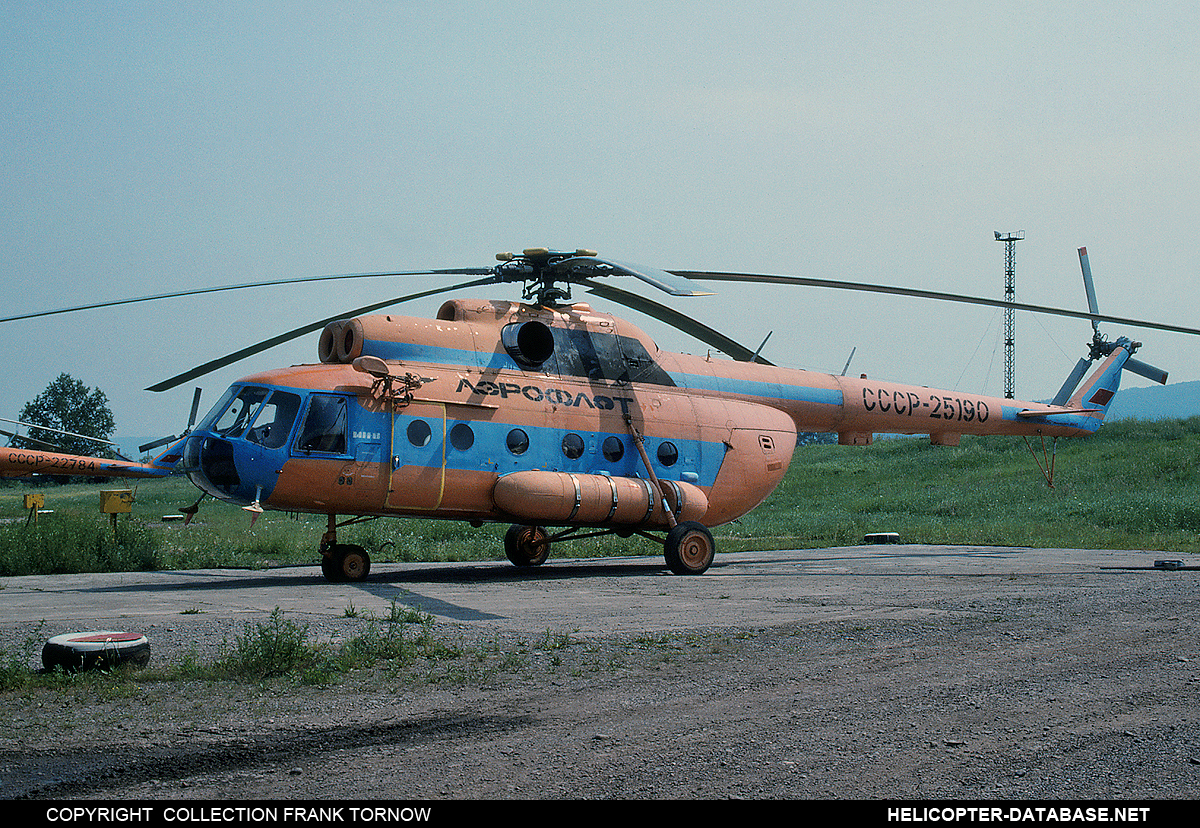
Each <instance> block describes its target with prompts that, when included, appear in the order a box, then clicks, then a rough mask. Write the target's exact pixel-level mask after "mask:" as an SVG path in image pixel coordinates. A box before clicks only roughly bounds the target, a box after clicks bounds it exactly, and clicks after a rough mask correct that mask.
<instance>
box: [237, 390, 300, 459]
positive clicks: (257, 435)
mask: <svg viewBox="0 0 1200 828" xmlns="http://www.w3.org/2000/svg"><path fill="white" fill-rule="evenodd" d="M299 411H300V397H299V396H297V395H296V394H290V393H288V392H287V391H276V392H274V393H273V394H271V398H270V399H269V400H267V402H266V403H265V404H264V405H263V406H262V408H261V409H260V411H259V413H258V416H257V417H255V418H254V426H253V427H252V428H251V429H250V430H249V431H247V432H246V439H247V440H249V441H250V442H252V443H258V444H259V445H260V446H262V447H263V448H269V449H277V448H282V447H283V445H284V444H285V443H286V442H287V438H288V434H290V433H291V431H292V424H293V423H295V422H296V414H298V413H299Z"/></svg>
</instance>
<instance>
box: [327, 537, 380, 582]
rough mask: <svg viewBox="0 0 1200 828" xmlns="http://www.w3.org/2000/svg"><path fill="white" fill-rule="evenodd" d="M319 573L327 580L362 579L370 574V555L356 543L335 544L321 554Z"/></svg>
mask: <svg viewBox="0 0 1200 828" xmlns="http://www.w3.org/2000/svg"><path fill="white" fill-rule="evenodd" d="M321 574H322V575H324V576H325V580H327V581H362V580H364V579H365V578H366V577H367V575H369V574H371V556H370V555H368V554H367V550H365V549H363V548H362V547H361V546H358V545H356V544H347V543H339V544H336V545H334V547H333V548H332V549H330V550H329V552H328V553H327V554H322V555H321Z"/></svg>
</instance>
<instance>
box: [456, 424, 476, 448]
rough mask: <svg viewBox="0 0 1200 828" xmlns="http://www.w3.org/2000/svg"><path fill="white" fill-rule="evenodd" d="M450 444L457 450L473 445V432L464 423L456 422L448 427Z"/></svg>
mask: <svg viewBox="0 0 1200 828" xmlns="http://www.w3.org/2000/svg"><path fill="white" fill-rule="evenodd" d="M450 445H452V446H454V447H455V448H456V449H458V450H459V451H466V450H467V449H469V448H470V447H471V446H473V445H475V432H474V431H471V427H470V426H469V425H467V424H466V423H458V424H457V425H456V426H454V428H452V429H450Z"/></svg>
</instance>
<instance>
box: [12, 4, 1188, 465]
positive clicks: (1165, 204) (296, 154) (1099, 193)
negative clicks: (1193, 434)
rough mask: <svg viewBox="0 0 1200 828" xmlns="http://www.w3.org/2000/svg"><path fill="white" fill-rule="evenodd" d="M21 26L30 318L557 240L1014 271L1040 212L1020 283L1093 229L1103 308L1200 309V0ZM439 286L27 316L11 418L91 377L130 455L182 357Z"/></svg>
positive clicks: (472, 11)
mask: <svg viewBox="0 0 1200 828" xmlns="http://www.w3.org/2000/svg"><path fill="white" fill-rule="evenodd" d="M0 32H2V34H0V38H2V40H3V49H2V50H0V66H2V67H3V68H2V72H3V81H4V82H3V85H2V87H0V100H2V101H3V104H2V106H3V113H4V117H3V120H2V121H0V147H2V150H3V159H4V163H3V164H2V165H0V182H2V187H3V193H4V198H3V206H2V207H0V210H2V213H0V215H2V217H3V218H2V220H0V244H2V249H3V251H4V256H3V264H2V267H3V269H4V274H3V283H2V284H3V288H2V291H3V294H2V295H3V306H2V308H0V316H6V315H9V314H11V313H18V312H25V311H32V310H39V309H44V308H57V307H62V306H65V305H73V304H77V303H81V302H87V301H99V300H105V299H116V298H122V297H127V296H141V295H146V294H151V293H158V292H162V291H167V290H175V289H186V288H190V287H201V286H207V285H223V284H229V283H236V282H249V281H259V280H265V279H282V278H287V277H291V276H312V275H322V274H334V273H352V272H363V271H378V270H389V269H412V268H420V267H454V266H488V265H490V264H492V263H493V256H494V254H495V253H496V252H497V251H500V250H519V249H521V248H524V247H531V246H548V247H558V248H564V249H573V248H575V247H580V246H582V247H590V248H593V249H596V250H598V251H600V253H601V254H602V255H608V256H611V257H613V258H616V259H620V260H623V261H630V262H637V263H643V264H646V265H649V266H654V267H660V268H665V269H722V270H741V271H753V272H765V273H785V274H795V275H804V276H818V277H828V278H841V279H850V280H857V281H866V282H877V283H881V284H899V285H908V286H914V287H922V288H928V289H932V290H944V291H952V292H958V293H974V294H979V295H985V296H991V297H995V298H1000V297H1001V296H1002V294H1003V276H1004V246H1003V245H1002V244H997V243H996V242H995V241H994V239H993V231H995V230H1000V231H1003V232H1009V231H1016V230H1024V231H1025V232H1026V236H1027V237H1026V239H1025V241H1022V242H1020V243H1019V244H1018V245H1017V290H1018V298H1019V299H1020V300H1022V301H1025V302H1033V303H1045V304H1050V305H1055V306H1066V307H1073V308H1084V307H1085V302H1084V293H1083V287H1082V280H1081V278H1080V275H1079V264H1078V259H1077V257H1076V248H1078V247H1079V246H1081V245H1086V246H1087V247H1088V250H1089V252H1090V254H1091V263H1092V268H1093V272H1094V274H1095V277H1096V280H1097V293H1098V296H1099V302H1100V308H1101V310H1102V311H1105V312H1108V313H1111V314H1114V315H1121V316H1130V317H1136V318H1146V319H1154V320H1159V321H1165V322H1172V323H1176V324H1183V325H1193V326H1195V325H1197V324H1198V323H1200V320H1197V319H1196V318H1195V314H1194V313H1193V307H1194V304H1195V298H1196V296H1197V292H1198V288H1197V275H1198V272H1200V265H1198V263H1197V256H1196V255H1195V254H1194V252H1193V251H1192V250H1191V234H1192V232H1193V231H1194V230H1195V229H1196V228H1197V227H1200V199H1198V197H1197V193H1200V152H1198V150H1200V142H1198V138H1197V136H1200V106H1197V101H1198V100H1200V47H1198V45H1197V43H1198V42H1200V41H1198V39H1197V37H1196V35H1197V32H1200V11H1197V6H1196V4H1195V3H1194V2H1186V3H1185V2H1161V1H1158V2H1154V3H1129V2H1128V0H1125V2H1120V3H1117V2H1096V0H1092V1H1091V2H1086V3H1085V2H1078V3H1075V2H1053V3H1046V2H1044V1H1043V2H1027V3H1025V2H1012V3H1005V2H993V3H986V4H985V3H963V2H961V0H955V2H921V3H917V2H912V3H898V2H841V3H807V2H796V0H789V2H771V3H754V2H750V3H743V4H736V6H735V4H730V3H728V2H721V3H709V2H697V0H689V1H688V2H649V3H648V2H622V1H621V0H605V2H602V3H594V2H581V3H576V2H565V1H564V0H558V2H553V3H551V2H544V3H543V2H503V0H497V2H491V3H453V2H445V0H440V2H436V3H434V2H424V3H422V2H390V3H382V2H381V3H368V2H363V3H336V4H335V3H321V2H309V3H305V2H296V1H295V0H288V2H278V3H264V2H253V1H252V0H239V1H238V2H235V3H223V2H207V3H186V4H185V3H170V4H168V3H132V2H112V1H110V2H96V3H77V2H46V0H38V2H30V3H22V2H16V0H5V2H4V3H2V4H0ZM429 284H431V283H430V282H428V280H427V279H421V278H408V279H395V280H388V281H375V282H362V283H337V284H336V285H324V286H306V287H297V288H286V289H284V288H271V289H265V290H259V291H254V292H242V293H223V294H219V295H216V296H213V297H207V298H203V299H189V300H167V301H162V302H158V303H154V304H152V305H151V304H147V305H138V306H132V307H126V308H116V309H108V310H100V311H87V312H82V313H77V314H73V315H68V316H56V317H50V318H47V319H41V320H31V321H23V322H12V323H6V324H3V325H0V344H2V346H3V348H4V353H5V355H6V356H7V359H8V365H7V367H6V369H5V370H4V372H3V377H2V378H0V416H2V417H10V418H15V417H16V415H17V414H18V413H19V411H20V409H21V407H22V405H23V404H24V403H25V402H26V401H28V400H30V399H32V398H33V397H34V396H36V395H37V394H38V393H39V392H40V391H41V390H42V389H43V388H45V386H46V385H47V384H48V383H49V382H50V381H51V380H53V379H54V377H56V376H57V375H58V374H59V373H61V372H64V371H65V372H68V373H70V374H73V375H74V376H76V377H77V378H79V379H81V380H83V381H84V382H85V383H87V384H88V385H89V386H97V385H98V386H100V387H101V388H102V389H103V390H104V391H105V392H106V393H107V394H108V396H109V399H110V401H111V403H112V407H113V411H114V413H115V415H116V418H117V424H118V438H119V441H120V442H122V444H123V445H124V446H125V447H126V449H127V450H128V451H132V450H133V447H135V446H136V445H137V444H138V443H140V442H145V441H146V440H149V439H151V438H154V437H158V436H163V435H165V434H168V433H173V432H177V431H178V430H180V429H181V428H182V427H183V426H184V425H185V422H186V419H187V413H188V408H189V405H190V400H191V395H192V385H188V386H185V387H182V388H180V389H178V390H176V391H173V392H167V393H162V394H154V393H151V392H146V391H143V390H141V389H143V388H145V387H146V386H147V385H150V384H151V383H153V382H156V381H158V380H161V379H163V378H165V377H168V376H172V375H174V374H176V373H178V372H180V371H182V370H185V369H187V368H189V367H191V366H193V365H196V364H199V363H202V362H205V361H207V360H209V359H212V358H214V357H217V356H220V355H222V354H225V353H228V352H231V351H234V350H236V349H238V348H240V347H242V346H244V345H246V344H249V343H251V342H254V341H257V340H259V339H262V338H265V337H267V336H269V335H273V334H275V333H278V332H281V331H284V330H288V329H290V328H293V327H296V326H298V325H299V324H302V323H304V322H307V321H311V320H315V319H319V318H323V317H325V316H329V315H332V314H334V313H336V312H338V311H340V310H343V309H349V308H353V307H356V306H359V305H365V304H367V303H368V302H371V301H375V300H379V299H382V298H384V297H387V296H390V295H402V294H405V293H409V292H413V291H416V290H419V289H421V288H422V287H425V286H428V285H429ZM620 286H621V287H626V288H629V289H638V288H637V286H636V285H633V284H626V283H625V282H622V283H621V284H620ZM474 295H491V296H495V297H497V298H516V297H515V295H514V292H513V287H512V286H508V287H496V288H493V289H490V290H488V291H484V292H482V293H480V292H476V294H474ZM576 298H583V296H582V294H577V297H576ZM654 298H656V299H660V300H663V301H667V302H668V303H670V304H671V305H673V306H674V307H676V308H677V309H679V310H681V311H683V312H685V313H689V314H691V315H693V316H695V317H697V318H699V319H700V320H702V321H704V322H705V323H707V324H709V325H711V326H713V327H716V328H719V329H721V330H722V331H724V332H725V333H727V334H729V335H730V336H732V337H734V338H735V339H738V340H740V341H742V342H744V343H746V344H748V345H750V346H751V347H755V346H757V344H758V343H759V342H760V341H761V340H762V338H763V336H765V334H766V332H767V331H774V335H773V336H772V338H771V340H770V342H769V343H768V346H767V349H766V351H765V356H767V357H768V358H769V359H771V360H772V361H774V362H777V363H779V364H787V365H793V366H796V367H802V368H811V369H816V370H822V371H828V372H832V373H837V372H840V371H841V369H842V366H843V365H844V363H845V361H846V358H847V356H849V354H850V351H851V349H852V348H857V352H856V354H855V357H854V363H853V365H852V368H851V370H852V371H854V372H855V373H859V372H866V373H869V374H870V375H872V376H877V377H880V378H886V379H894V380H900V381H905V382H913V383H917V384H925V385H931V386H937V387H943V388H952V389H957V390H961V391H970V392H984V393H990V394H995V395H1000V394H1002V393H1003V365H1004V354H1003V350H1004V348H1003V342H1002V329H1003V325H1002V321H1003V320H1002V315H1003V314H1002V312H1001V311H999V310H992V309H985V308H976V307H958V306H952V305H946V304H941V303H930V302H922V301H919V300H909V299H897V298H888V297H878V298H876V297H868V296H865V295H863V294H858V293H834V292H831V291H828V290H818V289H774V288H772V289H768V288H747V287H745V286H729V287H727V288H722V289H721V291H720V294H719V295H717V296H714V297H708V298H703V299H669V298H667V297H665V296H663V295H657V296H655V297H654ZM440 301H441V299H433V300H428V301H425V302H420V303H412V304H410V305H407V306H401V308H399V309H397V310H399V311H400V312H404V313H408V314H411V315H417V316H428V315H431V314H432V313H433V312H434V311H435V309H436V307H437V306H438V304H440ZM595 304H597V305H598V306H599V305H601V303H600V302H599V301H597V302H596V303H595ZM604 309H606V310H611V311H615V312H618V313H621V314H622V315H626V316H628V317H629V318H630V319H631V320H632V321H634V322H635V323H637V324H639V325H641V326H642V327H644V328H645V329H646V330H647V331H648V332H650V333H651V335H653V336H654V337H655V338H656V339H657V340H658V342H659V344H660V345H661V346H663V347H667V348H671V349H678V350H691V351H693V352H703V351H704V350H706V349H705V347H704V346H702V345H698V344H695V343H694V342H691V341H690V340H688V339H686V338H685V337H683V336H682V335H676V334H675V333H673V332H671V331H670V330H668V329H664V327H663V326H662V325H660V324H659V323H657V322H653V321H651V320H647V319H645V318H644V317H640V316H639V315H637V314H635V313H633V312H626V311H623V310H621V309H620V308H615V307H605V308H604ZM1106 332H1107V333H1108V334H1109V335H1110V336H1112V337H1114V338H1115V337H1116V336H1117V335H1120V334H1122V333H1126V334H1130V335H1132V336H1134V337H1135V338H1137V339H1140V340H1142V341H1144V342H1145V343H1146V346H1145V348H1144V349H1143V350H1142V351H1141V352H1140V353H1139V357H1140V358H1142V359H1144V360H1145V361H1147V362H1151V363H1154V364H1157V365H1160V366H1162V367H1164V368H1166V369H1167V370H1169V371H1170V372H1171V381H1172V382H1178V381H1188V380H1195V379H1200V368H1198V367H1196V366H1197V363H1198V361H1200V341H1195V340H1194V339H1188V338H1186V337H1183V336H1179V335H1172V334H1163V333H1156V332H1153V331H1144V330H1126V331H1122V330H1117V329H1115V328H1114V327H1113V326H1108V327H1107V329H1106ZM1090 334H1091V331H1090V327H1089V325H1088V323H1087V322H1086V321H1083V320H1064V319H1057V318H1054V317H1035V316H1029V315H1022V316H1020V317H1018V321H1017V359H1018V361H1017V378H1016V384H1017V396H1018V397H1022V398H1025V399H1036V398H1045V397H1048V396H1051V395H1053V393H1054V391H1056V390H1057V388H1058V385H1059V384H1060V383H1061V380H1062V378H1063V377H1064V376H1065V375H1066V374H1067V372H1068V371H1069V370H1070V368H1071V367H1072V365H1073V364H1074V363H1075V361H1076V360H1077V359H1078V357H1080V356H1082V355H1083V352H1084V350H1085V344H1086V342H1087V341H1088V339H1089V338H1090ZM316 340H317V336H316V334H313V335H311V336H309V337H306V338H304V339H301V340H298V341H297V342H295V343H293V344H292V345H289V346H283V347H279V348H277V349H275V350H272V351H268V352H266V353H264V354H262V355H260V356H258V357H255V358H252V359H250V360H247V361H245V362H243V363H240V364H238V365H236V366H234V367H232V368H230V369H227V370H224V371H221V372H219V373H217V374H214V375H211V376H209V377H207V378H204V379H203V380H201V381H199V383H197V384H200V385H202V386H203V387H204V393H205V400H204V406H203V407H204V408H207V407H208V406H210V405H212V404H213V403H215V401H216V399H217V397H218V396H219V395H220V393H221V391H222V390H224V388H225V387H226V386H227V385H228V384H229V383H230V382H232V381H233V380H235V379H237V378H238V377H240V376H243V375H245V374H249V373H253V372H255V371H257V370H261V369H265V368H269V367H276V366H279V365H290V364H293V363H299V362H313V361H315V360H316ZM1126 383H1127V384H1134V385H1144V384H1145V381H1144V380H1141V379H1140V378H1136V377H1132V376H1131V375H1128V374H1127V375H1126Z"/></svg>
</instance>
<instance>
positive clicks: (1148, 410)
mask: <svg viewBox="0 0 1200 828" xmlns="http://www.w3.org/2000/svg"><path fill="white" fill-rule="evenodd" d="M1197 415H1200V381H1196V382H1177V383H1174V384H1172V385H1156V386H1153V387H1151V388H1123V389H1121V391H1120V392H1119V393H1118V394H1117V396H1116V398H1115V399H1114V400H1113V403H1112V406H1111V407H1110V408H1109V410H1108V417H1107V418H1106V419H1109V420H1166V419H1186V418H1188V417H1195V416H1197Z"/></svg>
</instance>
